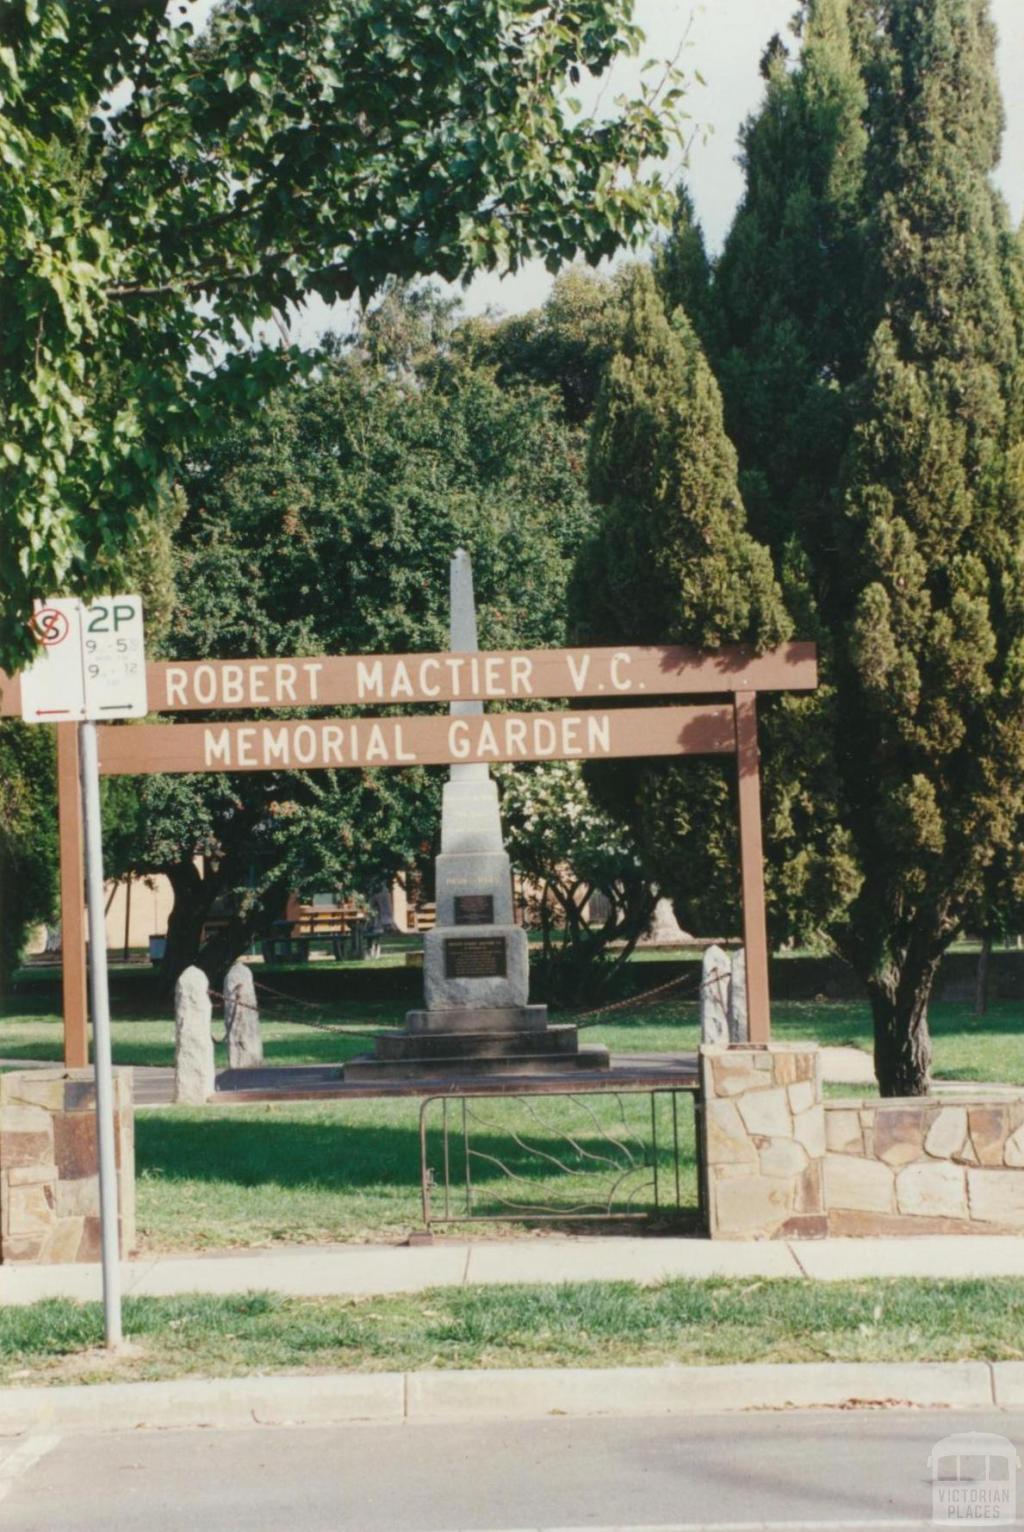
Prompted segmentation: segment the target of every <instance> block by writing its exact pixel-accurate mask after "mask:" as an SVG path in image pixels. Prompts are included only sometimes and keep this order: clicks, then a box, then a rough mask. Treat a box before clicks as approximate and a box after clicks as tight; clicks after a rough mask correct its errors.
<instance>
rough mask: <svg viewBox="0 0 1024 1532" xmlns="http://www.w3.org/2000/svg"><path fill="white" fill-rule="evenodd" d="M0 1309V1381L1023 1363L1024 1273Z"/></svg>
mask: <svg viewBox="0 0 1024 1532" xmlns="http://www.w3.org/2000/svg"><path fill="white" fill-rule="evenodd" d="M124 1320H125V1331H126V1334H127V1336H128V1337H129V1338H130V1339H131V1340H132V1342H133V1343H134V1345H133V1348H132V1352H131V1353H130V1354H128V1355H127V1356H125V1357H123V1358H110V1357H108V1356H107V1355H106V1354H105V1353H104V1352H103V1351H102V1350H101V1349H100V1346H101V1342H102V1335H103V1322H102V1313H101V1310H100V1306H99V1305H98V1304H78V1303H72V1302H69V1301H66V1300H48V1301H46V1302H44V1303H38V1304H34V1305H32V1306H31V1307H29V1308H6V1309H2V1310H0V1383H2V1384H4V1385H15V1386H16V1385H19V1384H34V1383H67V1382H78V1383H83V1382H89V1383H91V1382H97V1383H98V1382H104V1381H108V1380H110V1379H112V1378H117V1379H120V1380H125V1379H158V1378H174V1377H181V1376H184V1375H186V1374H192V1375H199V1376H204V1375H205V1376H216V1377H232V1376H235V1377H237V1376H243V1375H245V1374H252V1373H270V1372H289V1373H294V1372H301V1371H327V1370H330V1371H338V1370H346V1371H362V1372H380V1371H389V1370H400V1371H418V1370H421V1369H427V1368H453V1367H544V1366H564V1367H614V1366H654V1365H657V1364H660V1363H676V1364H680V1365H683V1364H689V1365H693V1364H698V1363H702V1364H721V1363H727V1362H812V1361H823V1360H825V1361H856V1362H868V1361H887V1362H895V1361H914V1362H922V1361H962V1360H966V1359H968V1358H974V1359H980V1360H985V1361H1005V1360H1019V1359H1020V1358H1021V1356H1022V1355H1024V1351H1022V1345H1024V1342H1022V1337H1024V1281H1021V1280H1020V1279H1016V1278H1014V1279H1011V1278H1006V1279H1002V1280H992V1281H984V1282H982V1281H933V1282H927V1281H920V1280H909V1279H900V1280H891V1281H872V1282H835V1283H832V1282H822V1283H815V1282H809V1281H806V1280H801V1279H799V1278H789V1279H785V1280H776V1281H735V1280H732V1281H725V1280H714V1279H713V1280H706V1281H671V1282H665V1283H662V1284H660V1285H658V1286H653V1287H640V1286H638V1285H637V1284H635V1283H631V1282H586V1283H574V1284H571V1285H570V1284H567V1285H562V1286H555V1285H551V1286H537V1287H528V1286H522V1287H520V1286H515V1287H513V1286H507V1287H468V1288H435V1289H433V1290H431V1291H428V1292H425V1293H419V1294H416V1295H415V1296H401V1297H390V1298H379V1297H378V1298H368V1299H349V1300H343V1299H330V1300H328V1299H321V1300H313V1299H295V1298H281V1297H278V1296H275V1295H273V1294H269V1293H249V1294H244V1295H238V1296H232V1297H204V1296H196V1295H191V1296H184V1297H176V1298H160V1299H157V1298H134V1299H128V1300H127V1301H126V1303H125V1305H124Z"/></svg>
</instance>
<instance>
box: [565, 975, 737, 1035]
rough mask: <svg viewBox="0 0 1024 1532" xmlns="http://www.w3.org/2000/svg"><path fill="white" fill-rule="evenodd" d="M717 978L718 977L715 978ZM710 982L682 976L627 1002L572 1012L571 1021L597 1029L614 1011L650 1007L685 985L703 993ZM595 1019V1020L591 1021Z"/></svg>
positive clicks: (580, 1025)
mask: <svg viewBox="0 0 1024 1532" xmlns="http://www.w3.org/2000/svg"><path fill="white" fill-rule="evenodd" d="M713 977H714V978H717V977H718V976H717V975H715V976H713ZM708 982H710V981H707V980H703V981H702V980H701V977H700V975H699V974H698V975H697V976H696V977H694V975H693V974H688V973H684V974H680V975H679V977H678V978H676V979H669V980H668V981H667V983H665V984H658V985H657V986H656V987H655V988H654V989H647V990H644V991H643V992H642V994H639V995H627V996H626V998H625V1000H613V1001H611V1003H610V1004H608V1005H601V1006H597V1007H596V1008H595V1009H594V1010H591V1011H570V1012H569V1013H568V1015H569V1019H570V1020H571V1021H572V1022H573V1023H574V1024H575V1025H576V1026H578V1027H596V1026H599V1025H600V1018H601V1017H602V1016H608V1015H610V1014H611V1013H612V1012H613V1011H624V1010H627V1009H628V1008H629V1007H630V1006H641V1005H649V1004H650V1003H651V1002H652V1001H653V1000H655V999H656V998H657V996H658V995H667V994H668V993H669V991H670V990H673V989H680V988H681V987H682V986H683V985H687V986H688V987H690V988H692V989H693V990H694V991H695V993H696V994H700V993H702V992H703V990H704V988H705V984H706V983H708ZM591 1018H593V1019H591Z"/></svg>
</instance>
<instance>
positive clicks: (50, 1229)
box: [0, 1067, 135, 1264]
mask: <svg viewBox="0 0 1024 1532" xmlns="http://www.w3.org/2000/svg"><path fill="white" fill-rule="evenodd" d="M113 1081H114V1158H115V1164H116V1166H117V1200H118V1233H119V1236H120V1249H121V1254H122V1256H126V1255H128V1254H130V1252H131V1250H132V1249H133V1247H134V1245H135V1133H134V1121H133V1115H132V1071H131V1070H130V1069H115V1070H114V1072H113ZM99 1259H100V1188H99V1154H98V1148H97V1143H96V1090H95V1086H94V1084H93V1072H92V1070H91V1069H63V1068H59V1067H54V1068H53V1069H32V1070H22V1071H16V1072H12V1073H10V1074H5V1075H0V1260H2V1261H4V1262H8V1261H24V1262H29V1263H34V1264H57V1263H64V1262H70V1261H98V1260H99Z"/></svg>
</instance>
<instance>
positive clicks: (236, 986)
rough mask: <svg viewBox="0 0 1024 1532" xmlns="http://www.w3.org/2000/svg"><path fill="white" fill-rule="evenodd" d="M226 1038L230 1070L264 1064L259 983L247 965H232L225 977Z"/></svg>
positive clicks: (256, 1066)
mask: <svg viewBox="0 0 1024 1532" xmlns="http://www.w3.org/2000/svg"><path fill="white" fill-rule="evenodd" d="M224 1036H225V1039H226V1041H227V1045H228V1068H229V1069H256V1068H258V1067H259V1065H260V1064H262V1063H263V1038H262V1037H261V1036H260V1012H259V1006H258V1005H257V1002H256V983H255V980H254V979H253V976H252V969H251V968H250V967H249V965H248V963H232V965H231V967H230V968H229V969H228V971H227V973H226V975H225V977H224Z"/></svg>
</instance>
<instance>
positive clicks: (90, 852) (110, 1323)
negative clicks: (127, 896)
mask: <svg viewBox="0 0 1024 1532" xmlns="http://www.w3.org/2000/svg"><path fill="white" fill-rule="evenodd" d="M79 730H80V746H81V771H82V804H83V808H84V818H85V887H86V898H87V901H88V906H89V985H90V999H91V1001H92V1040H93V1070H94V1076H95V1081H96V1136H97V1142H98V1146H99V1173H100V1176H99V1179H100V1230H101V1236H102V1253H103V1325H104V1331H105V1334H106V1340H107V1345H108V1347H110V1348H114V1347H117V1346H119V1345H120V1344H121V1339H122V1333H121V1257H120V1250H119V1241H118V1230H117V1221H118V1220H117V1212H118V1209H117V1169H116V1165H115V1160H114V1085H113V1076H112V1073H111V1061H110V993H109V990H108V987H107V933H106V922H105V920H104V909H103V831H102V825H101V820H100V774H99V761H98V757H97V752H96V725H95V724H94V723H92V722H91V721H87V722H85V723H82V724H80V725H79Z"/></svg>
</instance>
